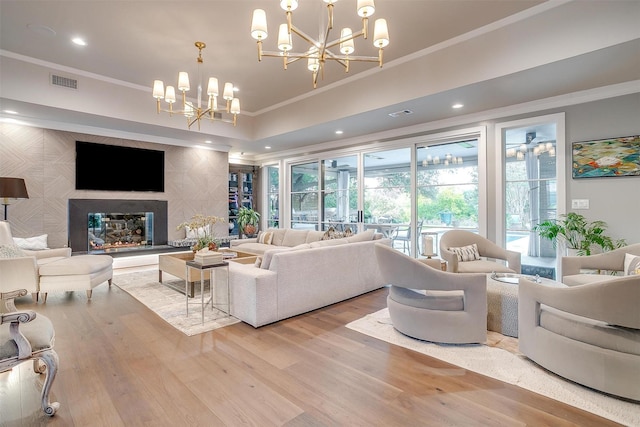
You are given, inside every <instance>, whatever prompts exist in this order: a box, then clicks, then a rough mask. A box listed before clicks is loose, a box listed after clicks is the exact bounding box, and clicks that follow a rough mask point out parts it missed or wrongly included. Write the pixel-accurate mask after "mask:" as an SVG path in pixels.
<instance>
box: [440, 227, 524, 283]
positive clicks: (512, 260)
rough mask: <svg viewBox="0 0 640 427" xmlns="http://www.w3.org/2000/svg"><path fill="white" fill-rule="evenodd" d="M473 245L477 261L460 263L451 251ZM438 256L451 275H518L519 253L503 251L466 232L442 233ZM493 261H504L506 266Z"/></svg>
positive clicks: (451, 231)
mask: <svg viewBox="0 0 640 427" xmlns="http://www.w3.org/2000/svg"><path fill="white" fill-rule="evenodd" d="M473 244H475V245H476V246H477V249H478V255H479V259H471V260H468V261H461V260H460V259H459V257H458V255H457V254H456V253H455V252H454V251H453V250H451V248H463V247H466V246H469V245H473ZM440 256H441V257H442V258H443V259H444V260H445V261H447V271H451V272H453V273H492V272H494V271H495V272H498V273H520V258H521V254H520V252H515V251H510V250H507V249H504V248H502V247H500V246H498V245H496V244H495V243H493V242H492V241H491V240H489V239H487V238H484V237H482V236H480V235H479V234H476V233H472V232H470V231H466V230H449V231H447V232H446V233H444V234H443V235H442V237H441V238H440ZM486 258H488V259H486ZM494 260H504V261H506V262H507V265H506V266H505V265H504V264H502V263H499V262H496V261H494Z"/></svg>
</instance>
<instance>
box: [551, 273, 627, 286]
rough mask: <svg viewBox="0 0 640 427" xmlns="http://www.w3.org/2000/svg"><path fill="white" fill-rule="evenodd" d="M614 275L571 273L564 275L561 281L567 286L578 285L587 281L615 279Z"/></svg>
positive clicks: (586, 283) (587, 282)
mask: <svg viewBox="0 0 640 427" xmlns="http://www.w3.org/2000/svg"><path fill="white" fill-rule="evenodd" d="M615 277H616V276H609V275H605V274H587V273H581V274H572V275H571V276H564V277H563V278H562V283H564V284H565V285H567V286H580V285H588V284H589V283H596V282H602V281H603V280H608V279H615Z"/></svg>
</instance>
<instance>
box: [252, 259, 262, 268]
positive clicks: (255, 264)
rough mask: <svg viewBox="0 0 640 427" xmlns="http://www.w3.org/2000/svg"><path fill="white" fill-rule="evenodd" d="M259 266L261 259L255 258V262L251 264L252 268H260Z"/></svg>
mask: <svg viewBox="0 0 640 427" xmlns="http://www.w3.org/2000/svg"><path fill="white" fill-rule="evenodd" d="M260 264H262V257H261V256H258V257H256V261H255V262H254V263H253V266H254V267H258V268H260Z"/></svg>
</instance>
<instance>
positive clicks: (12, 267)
mask: <svg viewBox="0 0 640 427" xmlns="http://www.w3.org/2000/svg"><path fill="white" fill-rule="evenodd" d="M2 245H11V246H12V245H14V241H13V236H12V235H11V228H10V227H9V223H8V222H7V221H0V246H2ZM22 252H23V253H24V255H25V256H20V257H14V258H0V292H8V291H11V290H15V289H26V290H27V292H29V293H31V296H32V298H33V300H34V301H37V300H38V292H40V285H39V281H40V278H39V275H38V269H39V266H40V265H43V264H47V263H50V262H53V261H56V260H59V259H63V258H67V257H70V256H71V248H59V249H43V250H39V251H30V250H24V249H23V250H22Z"/></svg>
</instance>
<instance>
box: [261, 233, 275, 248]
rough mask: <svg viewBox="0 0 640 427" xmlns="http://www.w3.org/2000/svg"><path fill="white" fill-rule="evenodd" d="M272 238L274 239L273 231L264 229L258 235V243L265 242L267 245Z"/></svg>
mask: <svg viewBox="0 0 640 427" xmlns="http://www.w3.org/2000/svg"><path fill="white" fill-rule="evenodd" d="M272 240H273V232H272V231H263V232H261V233H260V234H259V235H258V243H264V244H265V245H270V244H271V241H272Z"/></svg>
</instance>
